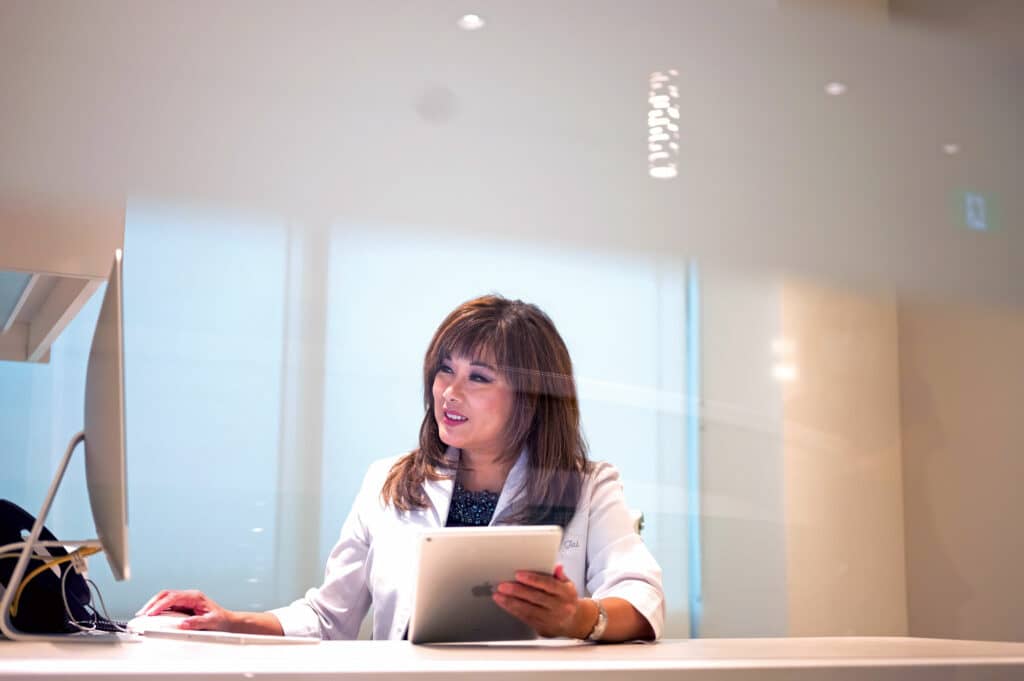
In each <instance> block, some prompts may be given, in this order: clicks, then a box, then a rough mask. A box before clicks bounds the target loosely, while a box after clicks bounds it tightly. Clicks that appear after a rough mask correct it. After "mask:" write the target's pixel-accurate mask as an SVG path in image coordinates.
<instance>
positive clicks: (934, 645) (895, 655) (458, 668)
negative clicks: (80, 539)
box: [0, 638, 1024, 681]
mask: <svg viewBox="0 0 1024 681" xmlns="http://www.w3.org/2000/svg"><path fill="white" fill-rule="evenodd" d="M553 643H554V644H551V643H546V644H542V645H536V646H533V645H522V644H520V645H514V646H513V645H453V646H414V645H412V644H410V643H408V642H404V641H379V642H373V641H344V642H342V641H338V642H325V643H321V644H319V645H298V646H264V645H229V644H223V643H205V642H191V641H176V640H175V641H172V640H166V639H149V640H143V641H141V642H125V643H118V644H87V643H45V642H41V643H14V642H9V641H0V679H23V680H32V681H42V680H44V679H77V680H81V679H117V680H119V681H125V680H128V679H160V680H161V681H174V680H179V679H180V680H186V679H188V680H189V681H196V680H197V679H237V680H244V679H260V680H263V681H278V680H281V681H283V680H285V679H288V680H291V681H296V680H298V679H344V680H346V681H347V680H350V679H373V680H374V681H390V680H397V679H402V680H406V681H408V680H409V679H415V680H417V681H421V680H423V681H426V680H431V681H433V680H440V679H451V678H461V679H475V678H481V679H484V678H485V679H489V680H493V679H530V681H542V680H547V679H558V680H559V681H566V680H569V679H580V680H582V679H628V680H629V681H641V680H646V679H695V680H697V679H700V680H714V681H720V680H726V679H728V680H730V681H737V680H743V681H747V680H750V681H753V680H755V679H757V680H761V681H781V680H782V679H787V680H789V679H795V680H801V681H802V680H808V681H810V680H812V679H813V680H815V681H817V680H825V679H827V680H830V681H832V680H842V681H847V680H853V679H885V680H889V679H891V680H892V681H896V680H897V679H898V680H899V681H908V680H909V681H917V680H922V681H923V680H924V679H928V680H929V681H934V680H936V679H938V680H941V681H945V680H953V679H956V680H963V681H967V680H968V679H971V680H974V679H984V680H999V681H1002V680H1004V679H1005V680H1006V681H1010V680H1011V679H1012V680H1015V681H1019V680H1020V679H1024V643H997V642H988V641H954V640H940V639H915V638H780V639H699V640H667V641H661V642H659V643H654V644H623V645H565V644H559V643H558V642H553Z"/></svg>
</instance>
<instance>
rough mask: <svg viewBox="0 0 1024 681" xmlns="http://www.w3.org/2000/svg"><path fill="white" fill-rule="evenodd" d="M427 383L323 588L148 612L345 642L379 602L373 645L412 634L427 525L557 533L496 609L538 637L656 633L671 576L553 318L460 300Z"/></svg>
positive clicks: (358, 505) (429, 359)
mask: <svg viewBox="0 0 1024 681" xmlns="http://www.w3.org/2000/svg"><path fill="white" fill-rule="evenodd" d="M423 387H424V391H423V399H424V405H425V407H426V413H425V414H424V417H423V423H422V425H421V427H420V441H419V448H417V449H416V450H414V451H413V452H411V453H409V454H406V455H404V456H401V457H397V458H393V459H387V460H383V461H378V462H376V463H374V464H373V465H371V467H370V469H369V472H368V473H367V475H366V477H365V479H364V480H363V484H362V488H361V490H360V492H359V493H358V495H357V497H356V501H355V503H354V505H353V508H352V510H351V512H350V513H349V516H348V518H347V519H346V521H345V524H344V526H343V527H342V530H341V537H340V539H339V540H338V543H337V545H335V547H334V549H333V550H332V551H331V555H330V557H329V558H328V561H327V570H326V577H325V580H324V583H323V585H321V586H320V587H319V588H314V589H310V590H309V591H308V592H307V593H306V595H305V597H303V598H301V599H299V600H297V601H295V602H294V603H292V604H291V605H289V606H286V607H283V608H278V609H276V610H272V611H269V612H264V613H257V612H234V611H229V610H226V609H224V608H222V607H220V606H219V605H217V604H216V603H215V602H214V601H212V600H211V599H210V598H208V597H207V596H205V595H204V594H202V593H200V592H198V591H161V592H160V593H158V594H156V595H155V596H154V597H153V598H151V599H150V601H149V602H148V603H147V604H146V605H145V606H144V607H143V608H142V609H141V610H140V611H139V612H140V614H146V615H153V614H158V613H160V612H163V611H165V610H184V611H189V612H192V613H193V616H192V617H188V618H186V619H184V620H182V622H181V625H180V626H181V627H182V628H185V629H220V630H225V631H236V632H245V633H260V634H289V635H299V636H319V637H321V638H330V639H351V638H355V637H356V635H357V634H358V631H359V626H360V623H361V622H362V619H363V617H364V616H365V614H366V612H367V610H368V608H369V607H370V605H371V604H372V605H373V608H374V622H373V636H374V638H376V639H385V638H391V639H395V638H402V637H403V636H404V635H405V634H406V630H407V626H408V621H409V615H410V613H411V610H412V603H411V597H412V585H413V575H412V574H411V572H412V571H411V570H410V569H409V566H410V565H411V564H412V561H413V556H412V555H411V552H412V550H413V547H414V546H415V542H414V537H415V535H416V533H417V532H418V531H420V530H422V529H423V528H434V527H440V526H449V527H450V526H458V525H488V524H491V525H494V524H558V525H561V526H562V527H563V529H564V534H563V542H562V547H561V549H560V553H559V565H558V566H557V567H556V568H555V571H554V574H550V575H548V574H539V573H533V572H519V573H517V574H516V579H515V580H514V581H510V582H505V583H502V584H500V585H499V586H498V587H497V588H496V590H495V593H494V595H493V598H494V600H495V602H496V603H497V604H498V605H499V606H501V607H502V608H504V609H505V610H507V611H508V612H509V613H511V614H512V615H514V616H515V617H517V618H519V619H521V620H522V621H524V622H526V623H527V624H529V625H530V626H531V627H532V628H533V629H534V630H535V631H536V632H537V633H538V634H540V635H541V636H550V637H555V636H567V637H574V638H580V639H585V638H590V639H594V640H603V641H624V640H631V639H653V638H657V637H658V636H660V634H661V628H662V624H663V622H664V608H665V606H664V592H663V590H662V586H661V570H660V568H659V567H658V564H657V563H656V562H655V560H654V558H653V557H652V556H651V554H650V552H649V551H648V550H647V548H646V547H645V546H644V544H643V542H641V541H640V538H639V537H638V536H636V534H635V533H634V532H633V528H632V522H631V520H630V517H629V512H628V509H627V507H626V504H625V499H624V497H623V493H622V485H621V483H620V482H619V475H618V472H617V471H616V470H615V469H614V468H613V467H612V466H610V465H608V464H604V463H591V462H589V461H588V460H587V454H586V444H585V442H584V440H583V436H582V433H581V431H580V423H579V403H578V400H577V397H576V385H575V382H574V380H573V377H572V362H571V360H570V359H569V352H568V350H567V348H566V346H565V342H564V341H563V340H562V338H561V336H559V334H558V331H557V330H556V329H555V326H554V324H553V323H552V322H551V320H550V319H549V318H548V316H547V315H546V314H544V313H543V312H542V311H541V310H540V309H539V308H537V307H536V306H534V305H529V304H527V303H523V302H522V301H518V300H508V299H505V298H502V297H501V296H484V297H481V298H477V299H475V300H470V301H468V302H466V303H463V304H462V305H460V306H459V307H458V308H456V309H455V310H454V311H453V312H452V313H451V314H450V315H448V317H447V318H446V319H445V320H444V322H442V324H441V326H440V327H439V328H438V330H437V332H436V333H435V334H434V338H433V340H432V341H431V343H430V347H429V348H428V349H427V354H426V357H425V359H424V364H423Z"/></svg>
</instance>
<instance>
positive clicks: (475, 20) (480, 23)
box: [455, 14, 484, 31]
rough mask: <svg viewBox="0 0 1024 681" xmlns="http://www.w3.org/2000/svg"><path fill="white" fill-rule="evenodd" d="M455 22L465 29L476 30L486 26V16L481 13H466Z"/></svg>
mask: <svg viewBox="0 0 1024 681" xmlns="http://www.w3.org/2000/svg"><path fill="white" fill-rule="evenodd" d="M455 24H456V25H457V26H458V27H459V28H461V29H462V30H463V31H476V30H479V29H481V28H483V27H484V18H483V17H481V16H480V15H479V14H464V15H463V16H462V17H461V18H460V19H459V20H458V21H456V22H455Z"/></svg>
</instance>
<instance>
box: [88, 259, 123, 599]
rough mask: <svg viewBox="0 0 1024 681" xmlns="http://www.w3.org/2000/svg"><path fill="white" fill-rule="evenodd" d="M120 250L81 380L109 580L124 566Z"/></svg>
mask: <svg viewBox="0 0 1024 681" xmlns="http://www.w3.org/2000/svg"><path fill="white" fill-rule="evenodd" d="M121 276H122V275H121V251H120V250H118V251H117V252H116V253H115V254H114V264H113V266H112V267H111V268H110V277H109V278H108V279H107V291H106V293H105V294H104V295H103V304H102V306H101V307H100V316H99V319H98V320H97V321H96V331H95V333H94V334H93V337H92V347H91V348H90V350H89V367H88V369H87V371H86V378H85V479H86V484H87V485H88V488H89V506H91V507H92V518H93V521H94V522H95V523H96V533H97V534H98V535H99V540H100V544H101V545H102V546H103V552H104V553H105V554H106V556H107V562H108V563H110V571H111V572H112V573H113V574H114V579H116V580H117V581H122V580H125V579H128V578H129V577H130V576H131V574H130V570H129V567H128V495H127V479H126V459H125V425H124V424H125V421H124V324H123V309H122V301H121V288H122V287H121Z"/></svg>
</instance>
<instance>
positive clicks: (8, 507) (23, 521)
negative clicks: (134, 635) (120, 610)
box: [0, 499, 105, 634]
mask: <svg viewBox="0 0 1024 681" xmlns="http://www.w3.org/2000/svg"><path fill="white" fill-rule="evenodd" d="M34 523H35V518H33V517H32V515H31V514H30V513H28V512H27V511H25V509H23V508H21V507H20V506H18V505H17V504H14V503H11V502H10V501H7V500H6V499H0V546H2V545H5V544H13V543H15V542H21V541H24V538H23V537H22V531H24V532H25V535H26V536H27V535H28V533H29V532H30V531H31V530H32V525H33V524H34ZM39 539H40V540H41V541H57V538H56V537H54V536H53V534H52V533H51V532H50V531H49V530H48V529H46V528H45V527H44V528H43V531H42V533H41V534H40V535H39ZM20 553H21V549H16V550H13V551H8V552H6V553H5V554H4V555H5V556H7V555H8V554H20ZM66 555H68V553H67V551H65V550H64V549H63V548H61V547H59V546H54V547H45V548H43V547H37V548H36V549H35V552H34V555H33V556H32V558H31V560H29V564H28V569H27V570H25V575H26V576H27V575H28V574H29V573H31V572H32V570H34V569H35V568H36V567H38V566H40V565H43V564H44V563H47V562H49V561H50V560H53V559H54V558H59V557H61V556H66ZM17 562H18V557H17V555H14V556H11V557H4V558H0V584H2V585H3V588H4V589H8V588H10V586H9V584H8V582H10V580H11V573H13V572H14V566H15V565H16V564H17ZM54 571H56V572H57V573H59V574H60V575H61V576H64V575H65V573H66V574H67V576H66V577H64V587H65V593H66V594H67V599H68V608H69V609H70V610H71V616H72V617H73V618H74V619H75V620H76V621H78V622H80V623H82V625H83V626H86V627H89V626H90V625H92V624H94V623H98V622H99V621H100V620H105V618H102V617H99V616H98V615H97V614H96V613H95V612H94V611H93V610H92V608H91V606H90V601H91V594H90V592H89V585H88V584H86V582H85V579H84V578H83V577H82V575H80V574H78V572H77V571H76V570H74V568H72V566H71V561H67V562H65V563H61V564H60V565H56V566H54V567H53V569H51V570H44V571H43V572H41V573H40V574H38V575H36V576H35V577H34V578H33V579H32V581H30V582H29V583H28V584H27V585H26V586H25V589H24V591H22V592H21V599H20V600H19V603H18V614H17V615H15V616H14V617H12V618H11V621H12V623H13V624H14V626H15V627H16V628H17V629H19V630H21V631H24V632H27V633H34V634H42V633H53V634H63V633H70V632H75V631H79V628H78V627H76V626H74V625H72V624H71V623H70V622H69V621H68V616H67V612H66V611H65V609H64V599H63V598H62V597H61V593H60V590H61V586H60V582H61V577H58V575H57V574H54ZM17 587H18V585H17V584H16V585H14V588H17Z"/></svg>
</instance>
